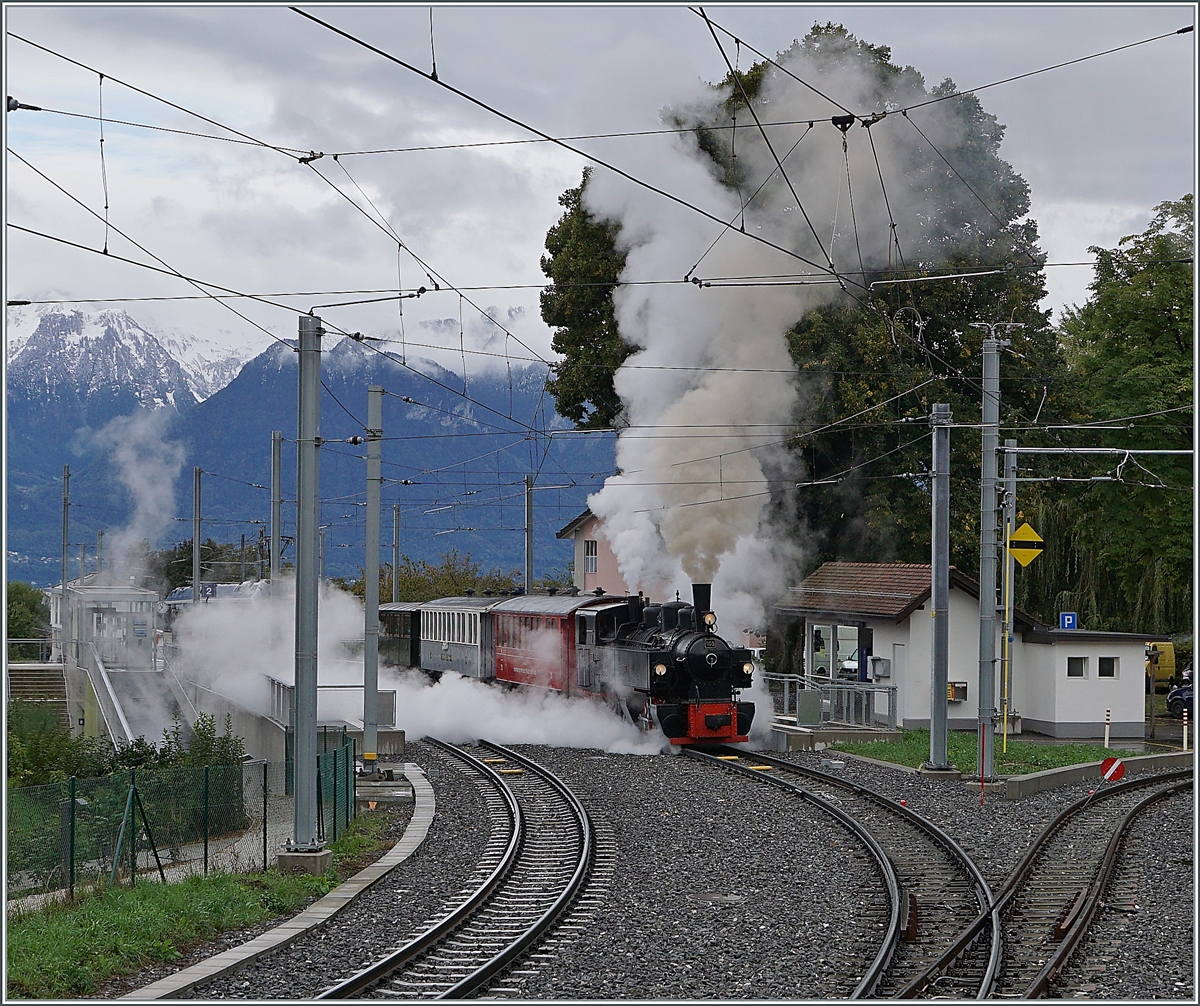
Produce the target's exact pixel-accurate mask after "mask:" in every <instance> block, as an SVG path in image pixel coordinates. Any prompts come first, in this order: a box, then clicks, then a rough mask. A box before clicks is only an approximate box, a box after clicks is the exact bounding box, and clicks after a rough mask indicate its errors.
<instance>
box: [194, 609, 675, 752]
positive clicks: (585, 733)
mask: <svg viewBox="0 0 1200 1006" xmlns="http://www.w3.org/2000/svg"><path fill="white" fill-rule="evenodd" d="M294 622H295V599H294V597H283V598H255V599H252V600H247V601H244V602H243V601H211V602H209V603H207V604H203V603H202V604H199V605H197V606H195V607H190V606H189V607H187V608H185V609H184V610H183V612H182V613H181V614H180V616H179V618H178V620H177V621H176V623H175V637H176V641H177V642H178V643H179V647H180V655H179V658H178V662H177V664H176V669H177V671H178V672H179V673H180V674H181V675H182V676H183V677H186V678H188V679H190V680H193V681H196V682H198V683H199V684H201V685H203V686H205V687H206V688H210V689H212V690H213V691H216V692H219V693H221V694H222V695H225V696H227V697H228V698H231V699H233V700H234V701H235V702H238V703H239V704H241V705H243V706H246V707H247V708H248V709H252V710H254V711H256V712H258V713H260V714H266V713H268V712H269V711H270V684H269V682H268V680H267V678H268V676H269V677H273V678H275V679H277V680H279V681H282V682H284V683H286V684H291V683H292V681H293V673H294V669H295V625H294ZM362 637H363V608H362V603H361V602H360V601H359V600H358V599H357V598H356V597H353V596H351V595H350V594H347V593H345V592H344V591H341V590H337V589H328V590H325V591H323V592H322V595H321V602H320V606H319V609H318V627H317V640H318V652H317V667H318V671H317V674H318V684H321V685H330V684H357V685H361V684H362V680H363V664H362V657H361V656H358V657H353V658H351V657H348V656H347V649H346V647H345V646H344V641H356V642H359V643H361V641H362ZM553 645H554V646H555V647H557V645H558V643H557V639H555V640H554V644H553ZM539 652H540V651H539ZM555 655H556V651H552V649H551V645H550V643H549V642H548V643H547V646H546V656H545V660H544V661H542V662H540V663H539V666H538V669H537V671H536V673H537V674H538V676H539V677H544V678H546V679H547V680H548V679H549V676H550V666H551V663H552V661H553V659H554V657H555ZM379 687H380V688H381V689H390V688H394V689H395V690H396V720H397V722H396V726H397V727H399V728H400V729H402V730H404V731H405V732H406V736H408V737H409V738H411V739H414V740H415V739H417V738H420V737H426V736H429V737H437V738H439V739H440V740H444V741H447V742H449V743H458V742H461V741H467V740H475V739H477V738H480V737H484V738H487V739H488V740H493V741H496V742H497V743H508V744H550V745H554V746H557V747H580V748H601V749H603V750H606V751H611V752H614V753H620V754H656V753H658V751H659V750H660V748H661V747H662V745H663V738H662V735H661V734H644V733H640V732H639V731H638V729H637V728H636V727H635V726H634V725H633V724H632V723H630V722H628V721H627V720H625V719H623V718H621V717H620V716H618V715H617V714H616V713H614V712H613V711H612V710H611V709H609V708H608V707H607V706H605V705H603V704H601V703H599V702H597V701H595V700H593V699H590V698H583V697H579V698H576V697H568V696H564V695H562V694H561V693H559V692H554V691H551V690H549V689H547V688H538V687H530V688H526V689H520V690H515V691H509V690H506V689H503V688H499V687H496V686H494V685H487V684H484V683H482V682H479V681H475V680H474V679H471V678H464V677H460V676H459V675H456V674H450V673H447V674H443V675H442V677H441V679H440V680H439V681H437V682H431V680H430V679H429V678H428V677H427V676H426V675H425V674H423V673H422V672H419V671H400V670H398V669H396V668H390V667H384V666H381V667H380V669H379ZM318 714H319V716H320V717H321V718H322V719H344V720H349V721H351V722H359V723H361V721H362V692H361V691H360V690H350V689H347V690H344V691H343V690H341V689H337V690H322V691H321V692H320V693H319V698H318Z"/></svg>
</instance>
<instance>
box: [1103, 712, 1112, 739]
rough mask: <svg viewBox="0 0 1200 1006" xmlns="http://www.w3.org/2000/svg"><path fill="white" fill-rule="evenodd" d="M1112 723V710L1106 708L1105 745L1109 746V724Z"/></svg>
mask: <svg viewBox="0 0 1200 1006" xmlns="http://www.w3.org/2000/svg"><path fill="white" fill-rule="evenodd" d="M1111 724H1112V710H1111V709H1105V710H1104V746H1105V747H1108V730H1109V726H1110V725H1111Z"/></svg>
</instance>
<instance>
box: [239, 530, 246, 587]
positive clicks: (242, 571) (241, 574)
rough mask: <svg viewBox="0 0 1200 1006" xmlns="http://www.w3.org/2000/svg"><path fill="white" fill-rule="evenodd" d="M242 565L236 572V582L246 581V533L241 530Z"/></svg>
mask: <svg viewBox="0 0 1200 1006" xmlns="http://www.w3.org/2000/svg"><path fill="white" fill-rule="evenodd" d="M241 561H242V565H241V569H240V570H239V574H238V583H245V582H246V534H245V532H242V560H241Z"/></svg>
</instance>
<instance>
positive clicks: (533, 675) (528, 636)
mask: <svg viewBox="0 0 1200 1006" xmlns="http://www.w3.org/2000/svg"><path fill="white" fill-rule="evenodd" d="M598 600H599V599H598V598H596V597H593V596H591V595H586V596H583V597H579V596H576V597H572V596H570V595H563V596H554V597H548V596H542V595H539V594H534V595H525V596H522V597H514V598H512V599H511V600H508V601H502V602H501V603H500V604H497V605H496V606H495V607H494V608H493V609H492V618H493V620H494V621H493V624H494V626H495V630H494V631H495V641H494V647H495V654H496V677H497V678H498V679H499V680H500V681H511V682H512V683H513V684H520V685H536V686H540V687H542V688H553V689H554V690H555V691H559V692H564V693H567V694H571V693H573V692H578V691H579V679H578V677H577V675H576V671H575V612H576V611H577V610H578V609H579V608H582V607H585V606H586V605H588V604H595V603H596V602H597V601H598Z"/></svg>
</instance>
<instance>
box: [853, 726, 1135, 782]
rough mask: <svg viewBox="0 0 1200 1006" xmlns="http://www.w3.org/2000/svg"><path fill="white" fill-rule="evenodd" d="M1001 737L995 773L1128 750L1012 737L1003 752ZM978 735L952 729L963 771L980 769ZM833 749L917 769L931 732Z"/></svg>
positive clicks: (955, 757) (954, 754)
mask: <svg viewBox="0 0 1200 1006" xmlns="http://www.w3.org/2000/svg"><path fill="white" fill-rule="evenodd" d="M1002 744H1003V742H1002V740H1001V738H999V737H997V738H996V753H995V759H996V772H997V774H999V775H1025V774H1026V773H1028V772H1040V771H1042V770H1043V769H1048V768H1062V767H1064V766H1066V765H1078V764H1080V763H1082V762H1093V761H1100V760H1102V759H1104V758H1107V757H1108V756H1109V755H1116V756H1118V757H1120V756H1124V755H1128V753H1129V752H1128V751H1114V750H1112V749H1111V748H1106V747H1104V746H1103V745H1100V744H1033V743H1030V742H1029V741H1020V740H1014V739H1012V738H1009V741H1008V750H1007V751H1002V750H1001V748H1002ZM976 745H977V736H976V734H974V733H967V732H963V731H951V733H950V736H949V739H948V743H947V749H948V754H949V755H950V761H951V762H952V763H953V764H954V766H955V767H956V768H958V769H959V770H960V771H962V772H963V773H965V774H967V775H970V774H973V773H975V772H978V770H979V769H978V757H977V755H978V752H977V750H976ZM833 748H834V749H835V750H838V751H846V752H848V753H849V754H856V755H863V756H864V757H867V758H877V759H878V760H879V761H890V762H895V763H896V764H898V765H908V766H910V767H912V768H917V767H918V766H920V765H921V763H922V762H925V761H927V760H928V759H929V731H928V730H905V731H904V739H903V740H901V741H870V742H867V743H853V744H852V743H839V744H834V745H833Z"/></svg>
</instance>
